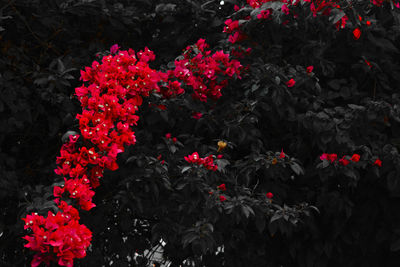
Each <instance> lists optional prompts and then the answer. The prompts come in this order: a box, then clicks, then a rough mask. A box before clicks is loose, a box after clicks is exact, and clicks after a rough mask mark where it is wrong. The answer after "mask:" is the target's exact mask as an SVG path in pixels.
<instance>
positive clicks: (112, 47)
mask: <svg viewBox="0 0 400 267" xmlns="http://www.w3.org/2000/svg"><path fill="white" fill-rule="evenodd" d="M120 48H121V47H119V46H118V45H117V44H115V45H113V46H111V47H110V53H111V54H115V53H117V52H118V50H119V49H120Z"/></svg>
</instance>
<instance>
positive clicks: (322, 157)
mask: <svg viewBox="0 0 400 267" xmlns="http://www.w3.org/2000/svg"><path fill="white" fill-rule="evenodd" d="M319 159H320V160H326V159H328V154H327V153H323V154H322V155H321V156H320V157H319Z"/></svg>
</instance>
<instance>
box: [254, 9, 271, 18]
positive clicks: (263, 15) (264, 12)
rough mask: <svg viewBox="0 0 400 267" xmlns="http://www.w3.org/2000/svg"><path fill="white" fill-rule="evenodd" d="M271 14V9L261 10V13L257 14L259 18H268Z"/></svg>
mask: <svg viewBox="0 0 400 267" xmlns="http://www.w3.org/2000/svg"><path fill="white" fill-rule="evenodd" d="M270 15H271V11H269V10H261V12H260V14H258V15H257V18H258V19H268V18H269V17H270Z"/></svg>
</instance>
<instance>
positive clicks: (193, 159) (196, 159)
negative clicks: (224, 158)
mask: <svg viewBox="0 0 400 267" xmlns="http://www.w3.org/2000/svg"><path fill="white" fill-rule="evenodd" d="M185 160H186V161H187V162H189V163H195V164H197V165H203V166H204V167H205V168H206V169H208V170H211V171H216V170H217V169H218V166H217V165H216V164H214V156H213V155H209V156H207V157H205V158H200V156H199V153H197V152H194V153H193V154H192V155H188V156H187V157H186V156H185Z"/></svg>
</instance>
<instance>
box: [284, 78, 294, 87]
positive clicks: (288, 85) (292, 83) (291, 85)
mask: <svg viewBox="0 0 400 267" xmlns="http://www.w3.org/2000/svg"><path fill="white" fill-rule="evenodd" d="M295 84H296V81H295V80H293V79H290V80H289V81H287V82H286V85H287V87H293V86H294V85H295Z"/></svg>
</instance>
